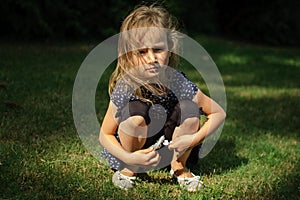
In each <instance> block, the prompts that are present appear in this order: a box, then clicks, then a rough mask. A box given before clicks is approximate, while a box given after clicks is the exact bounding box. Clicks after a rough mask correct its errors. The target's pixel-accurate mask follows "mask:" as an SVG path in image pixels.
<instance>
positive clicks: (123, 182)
mask: <svg viewBox="0 0 300 200" xmlns="http://www.w3.org/2000/svg"><path fill="white" fill-rule="evenodd" d="M135 179H136V177H135V176H125V175H124V174H121V172H120V171H116V172H115V173H114V175H113V177H112V182H113V184H114V185H115V186H117V187H119V188H121V189H124V190H129V189H131V188H133V186H134V181H135Z"/></svg>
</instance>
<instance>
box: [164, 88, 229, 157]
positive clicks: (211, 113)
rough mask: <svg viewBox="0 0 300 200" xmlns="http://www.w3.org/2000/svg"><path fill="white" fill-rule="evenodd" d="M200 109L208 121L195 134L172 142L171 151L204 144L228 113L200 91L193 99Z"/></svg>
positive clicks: (183, 136)
mask: <svg viewBox="0 0 300 200" xmlns="http://www.w3.org/2000/svg"><path fill="white" fill-rule="evenodd" d="M193 101H194V102H195V103H197V105H198V107H202V109H203V111H204V112H205V113H206V114H207V121H206V122H205V123H204V125H203V126H202V127H201V128H200V130H199V131H197V132H196V133H195V134H186V135H182V136H179V137H177V138H175V139H174V140H172V143H171V144H170V145H169V149H176V150H177V151H179V152H180V151H184V150H185V149H187V148H192V147H194V146H196V145H198V144H199V143H200V142H202V141H203V140H204V139H205V137H206V136H208V135H210V134H211V133H213V132H214V131H215V130H216V129H217V128H218V127H219V126H220V125H221V124H222V123H223V121H224V119H225V117H226V113H225V112H224V110H223V109H222V108H221V106H219V104H217V103H216V102H215V101H214V100H212V99H211V98H209V97H208V96H206V95H205V94H203V93H202V92H201V91H200V90H198V92H197V94H196V95H195V97H194V98H193Z"/></svg>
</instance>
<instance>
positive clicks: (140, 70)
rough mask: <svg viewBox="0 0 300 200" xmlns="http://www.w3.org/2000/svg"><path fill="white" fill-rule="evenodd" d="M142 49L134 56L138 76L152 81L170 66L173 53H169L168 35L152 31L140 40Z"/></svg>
mask: <svg viewBox="0 0 300 200" xmlns="http://www.w3.org/2000/svg"><path fill="white" fill-rule="evenodd" d="M140 42H141V45H140V47H141V48H138V50H137V53H136V54H134V55H133V63H134V65H135V69H136V70H137V71H136V73H137V74H136V75H138V76H140V77H141V78H145V79H150V78H153V77H156V76H158V75H159V72H160V71H161V70H162V67H164V66H168V64H169V58H170V55H171V53H170V52H169V51H168V40H167V35H166V33H161V32H160V31H158V32H153V31H150V32H148V33H146V34H145V35H144V36H143V37H142V38H141V40H140Z"/></svg>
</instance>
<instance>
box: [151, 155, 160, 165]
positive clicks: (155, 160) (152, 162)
mask: <svg viewBox="0 0 300 200" xmlns="http://www.w3.org/2000/svg"><path fill="white" fill-rule="evenodd" d="M160 159H161V156H160V155H159V154H156V155H155V157H153V158H151V159H150V160H149V162H148V165H151V166H153V167H156V166H157V165H158V163H159V161H160Z"/></svg>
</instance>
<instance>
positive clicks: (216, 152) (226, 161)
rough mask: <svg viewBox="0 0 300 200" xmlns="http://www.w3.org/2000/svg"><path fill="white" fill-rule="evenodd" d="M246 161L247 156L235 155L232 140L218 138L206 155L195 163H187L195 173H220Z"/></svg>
mask: <svg viewBox="0 0 300 200" xmlns="http://www.w3.org/2000/svg"><path fill="white" fill-rule="evenodd" d="M247 163H248V159H247V158H243V157H239V156H237V155H236V146H235V142H234V140H222V139H220V140H219V141H218V142H217V144H216V146H215V147H214V149H213V150H212V151H211V152H210V153H209V154H208V155H207V156H206V157H204V158H202V159H200V160H199V161H198V163H196V164H193V165H191V164H189V166H188V167H190V168H191V170H193V171H195V173H200V174H203V175H210V174H222V173H225V172H227V171H228V170H232V169H236V168H238V167H240V166H242V165H245V164H247Z"/></svg>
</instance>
